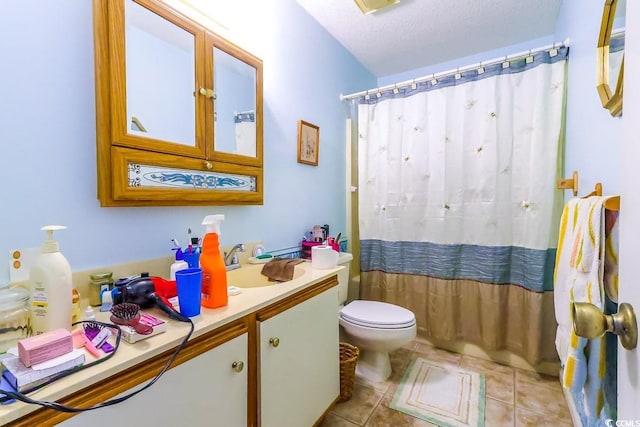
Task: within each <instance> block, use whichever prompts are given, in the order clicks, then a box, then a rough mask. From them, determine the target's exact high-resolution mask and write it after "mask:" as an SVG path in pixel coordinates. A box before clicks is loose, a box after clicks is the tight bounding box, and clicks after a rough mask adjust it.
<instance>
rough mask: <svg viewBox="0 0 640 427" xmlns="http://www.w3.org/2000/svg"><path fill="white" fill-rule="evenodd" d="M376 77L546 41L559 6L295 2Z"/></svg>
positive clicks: (449, 0)
mask: <svg viewBox="0 0 640 427" xmlns="http://www.w3.org/2000/svg"><path fill="white" fill-rule="evenodd" d="M297 1H298V3H300V5H302V7H304V8H305V9H306V10H307V12H309V13H310V14H311V15H312V16H313V17H314V18H315V19H316V20H317V21H318V22H319V23H320V25H322V26H323V27H324V28H326V29H327V31H328V32H329V33H331V34H332V35H333V36H334V37H335V38H336V39H337V40H338V41H339V42H340V43H341V44H342V45H343V46H344V47H345V48H346V49H347V50H349V51H350V52H351V53H352V54H353V55H354V56H355V57H356V58H357V59H358V60H359V61H360V62H361V63H362V64H363V65H364V66H365V67H366V68H367V69H368V70H369V71H371V72H372V73H373V74H374V75H375V76H376V77H383V76H388V75H391V74H396V73H400V72H404V71H409V70H413V69H416V68H421V67H425V66H428V65H433V64H438V63H440V62H446V61H450V60H453V59H457V58H462V57H465V56H469V55H474V54H478V53H481V52H485V51H489V50H493V49H497V48H501V47H505V46H510V45H513V44H517V43H522V42H526V41H528V40H533V39H536V38H539V37H545V36H549V35H552V34H553V32H554V28H555V24H556V17H557V15H558V11H559V9H560V5H561V3H562V0H401V1H400V3H399V4H397V5H395V6H391V7H389V8H388V9H384V10H382V11H379V12H376V13H373V14H370V15H363V14H362V13H361V12H360V10H359V9H358V7H357V6H356V4H355V3H354V2H353V0H297Z"/></svg>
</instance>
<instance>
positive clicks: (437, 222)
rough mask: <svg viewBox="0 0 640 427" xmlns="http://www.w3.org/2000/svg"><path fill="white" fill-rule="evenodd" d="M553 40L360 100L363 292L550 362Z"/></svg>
mask: <svg viewBox="0 0 640 427" xmlns="http://www.w3.org/2000/svg"><path fill="white" fill-rule="evenodd" d="M554 51H555V49H554ZM554 53H557V54H556V55H553V54H550V53H549V52H540V53H537V54H536V55H535V56H534V60H533V61H532V62H531V61H529V60H525V59H524V58H523V59H522V60H518V61H510V62H509V63H508V66H507V65H503V64H502V63H498V64H494V65H491V66H486V67H483V69H482V70H480V72H479V71H477V70H472V71H466V72H463V73H457V75H452V76H447V77H444V78H441V79H438V80H437V81H436V80H429V81H426V82H421V83H419V84H415V83H414V84H413V85H412V86H410V87H406V88H394V89H393V90H389V91H386V92H380V95H377V94H374V95H371V96H362V97H361V98H360V99H359V105H358V134H357V137H358V187H359V190H358V191H359V196H358V200H359V205H358V209H359V233H360V251H361V255H360V262H361V275H360V276H361V277H360V279H361V288H360V292H361V293H360V296H361V298H364V299H374V300H381V301H387V302H390V303H394V304H398V305H401V306H404V307H406V308H409V309H410V310H412V311H413V312H414V313H415V314H416V319H417V324H418V334H419V335H421V336H424V337H426V338H433V339H436V340H447V341H464V342H468V343H473V344H477V345H479V346H481V347H482V348H484V349H486V350H508V351H511V352H513V353H515V354H518V355H520V356H522V357H523V358H525V359H526V360H527V361H528V362H529V363H531V364H537V363H539V362H541V361H557V354H556V351H555V347H554V335H555V328H556V323H555V318H554V310H553V294H552V291H553V284H552V276H553V267H554V261H555V246H556V243H557V238H558V222H559V219H560V213H561V210H562V193H561V192H560V191H558V190H556V187H555V186H556V181H557V179H558V177H559V170H560V168H561V164H562V159H561V153H562V139H563V136H562V135H563V127H562V123H563V111H564V98H565V79H566V59H567V55H568V48H561V49H559V50H557V52H554Z"/></svg>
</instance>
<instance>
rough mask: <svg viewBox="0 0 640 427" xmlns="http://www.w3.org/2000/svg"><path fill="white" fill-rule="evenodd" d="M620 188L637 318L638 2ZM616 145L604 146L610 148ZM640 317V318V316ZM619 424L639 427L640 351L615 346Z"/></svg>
mask: <svg viewBox="0 0 640 427" xmlns="http://www.w3.org/2000/svg"><path fill="white" fill-rule="evenodd" d="M625 26H626V34H625V52H624V56H625V58H624V62H625V64H624V67H625V69H624V77H625V79H624V100H623V118H622V121H623V122H622V139H623V141H622V169H621V179H620V182H621V185H620V205H621V208H620V259H619V262H620V298H619V301H620V302H627V303H630V304H631V305H632V306H633V308H634V310H635V312H636V316H639V315H640V272H639V271H638V266H639V265H640V165H639V163H640V1H629V2H627V14H626V25H625ZM611 143H615V141H603V144H611ZM639 318H640V317H639ZM618 420H620V421H624V423H622V422H621V423H619V425H629V426H636V425H640V350H639V349H638V348H636V349H634V350H631V351H629V350H625V349H624V348H622V346H621V345H618Z"/></svg>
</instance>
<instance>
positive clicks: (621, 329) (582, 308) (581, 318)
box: [571, 302, 638, 350]
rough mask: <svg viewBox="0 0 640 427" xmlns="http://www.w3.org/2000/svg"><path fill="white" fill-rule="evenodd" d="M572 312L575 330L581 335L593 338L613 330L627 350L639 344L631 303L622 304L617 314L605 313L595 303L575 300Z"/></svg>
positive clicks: (572, 304)
mask: <svg viewBox="0 0 640 427" xmlns="http://www.w3.org/2000/svg"><path fill="white" fill-rule="evenodd" d="M571 314H572V318H573V330H574V331H575V333H576V335H578V336H579V337H584V338H589V339H591V338H597V337H601V336H602V335H604V333H605V332H612V333H614V334H616V335H617V336H618V338H620V344H622V346H623V347H624V348H626V349H627V350H633V349H634V348H636V346H637V344H638V324H637V322H636V314H635V313H634V311H633V307H632V306H631V304H627V303H622V304H620V305H619V306H618V312H617V313H616V314H604V313H603V312H602V311H601V310H600V309H599V308H598V307H596V306H595V305H593V304H589V303H586V302H574V303H571Z"/></svg>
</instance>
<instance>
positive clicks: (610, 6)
mask: <svg viewBox="0 0 640 427" xmlns="http://www.w3.org/2000/svg"><path fill="white" fill-rule="evenodd" d="M625 12H626V0H605V3H604V11H603V12H602V23H601V24H600V34H599V36H598V46H597V51H596V52H597V53H596V67H597V69H596V89H597V90H598V95H599V96H600V102H601V103H602V106H603V107H604V108H606V109H607V110H608V111H609V113H610V114H611V115H612V116H614V117H617V116H620V115H621V114H622V92H623V76H624V24H625Z"/></svg>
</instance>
